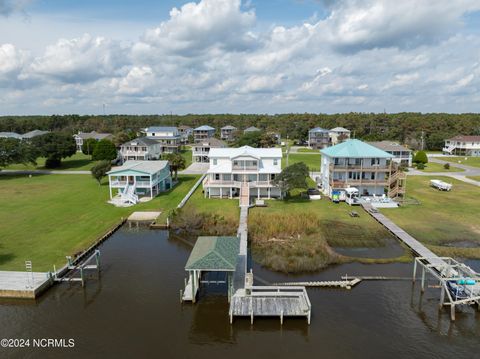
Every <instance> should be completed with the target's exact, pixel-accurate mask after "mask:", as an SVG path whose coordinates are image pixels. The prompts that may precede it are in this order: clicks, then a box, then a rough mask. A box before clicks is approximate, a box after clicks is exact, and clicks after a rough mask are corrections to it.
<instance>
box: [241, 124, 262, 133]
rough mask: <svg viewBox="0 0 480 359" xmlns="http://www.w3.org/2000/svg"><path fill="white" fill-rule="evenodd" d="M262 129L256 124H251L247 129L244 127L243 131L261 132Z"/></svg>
mask: <svg viewBox="0 0 480 359" xmlns="http://www.w3.org/2000/svg"><path fill="white" fill-rule="evenodd" d="M260 131H262V130H261V129H259V128H257V127H255V126H250V127H247V128H246V129H244V130H243V133H252V132H260Z"/></svg>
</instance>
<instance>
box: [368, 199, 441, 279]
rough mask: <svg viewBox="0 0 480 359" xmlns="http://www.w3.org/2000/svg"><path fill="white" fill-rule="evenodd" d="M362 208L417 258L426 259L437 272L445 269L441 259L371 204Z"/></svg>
mask: <svg viewBox="0 0 480 359" xmlns="http://www.w3.org/2000/svg"><path fill="white" fill-rule="evenodd" d="M362 207H363V208H364V209H365V211H366V212H367V213H368V214H370V215H371V216H372V217H373V218H375V219H376V220H377V221H378V222H379V223H380V224H382V225H383V226H384V227H385V228H386V229H388V230H389V231H390V232H391V233H392V234H393V235H395V236H396V237H397V238H398V239H400V240H401V241H402V242H403V243H405V244H406V245H407V246H408V247H409V248H410V249H411V250H412V251H413V252H414V253H416V254H417V255H418V256H419V257H424V258H428V261H429V263H430V264H432V265H434V266H438V269H439V270H440V269H441V268H445V267H447V263H446V262H445V261H444V260H443V259H441V258H440V257H439V256H437V255H436V254H435V253H433V252H432V251H431V250H430V249H428V248H427V247H425V246H424V245H423V244H421V243H420V242H419V241H417V240H416V239H415V238H413V237H412V236H411V235H409V234H408V233H407V232H405V231H404V230H403V229H402V228H400V227H399V226H397V225H396V224H395V223H393V221H391V220H390V219H388V218H387V217H386V216H385V215H383V214H382V213H380V212H378V211H377V210H376V209H374V208H373V206H372V205H371V204H369V203H362Z"/></svg>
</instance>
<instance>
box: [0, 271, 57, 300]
mask: <svg viewBox="0 0 480 359" xmlns="http://www.w3.org/2000/svg"><path fill="white" fill-rule="evenodd" d="M52 284H53V280H52V279H51V278H50V275H49V273H48V272H15V271H0V298H28V299H35V298H36V297H37V296H38V295H40V293H42V292H43V291H44V290H46V289H47V288H48V287H50V286H51V285H52Z"/></svg>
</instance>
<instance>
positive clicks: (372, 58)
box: [0, 0, 480, 113]
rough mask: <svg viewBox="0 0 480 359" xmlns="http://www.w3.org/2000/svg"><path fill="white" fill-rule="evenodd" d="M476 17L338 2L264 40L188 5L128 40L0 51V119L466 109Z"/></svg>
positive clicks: (232, 0)
mask: <svg viewBox="0 0 480 359" xmlns="http://www.w3.org/2000/svg"><path fill="white" fill-rule="evenodd" d="M0 1H1V0H0ZM479 6H480V5H478V4H477V1H468V0H459V1H458V2H455V4H454V5H453V4H452V3H451V2H450V1H447V0H438V1H433V0H425V1H422V2H417V1H413V0H404V1H402V2H394V1H393V0H385V1H373V0H365V1H360V0H342V1H335V2H331V5H330V7H329V9H330V11H331V12H330V14H329V15H328V16H327V17H326V18H324V19H318V18H317V17H312V18H310V19H309V20H307V21H306V22H304V23H301V24H296V25H293V26H282V25H273V24H272V25H271V27H269V28H268V29H265V27H261V28H258V27H256V15H255V12H254V10H252V9H250V7H249V6H246V5H245V4H243V5H242V4H241V2H240V0H201V1H197V2H190V3H187V4H185V5H183V6H182V7H180V8H178V9H173V10H172V11H171V12H170V17H169V19H167V20H165V21H163V22H161V23H160V24H159V25H158V27H156V28H153V29H149V30H146V31H145V32H144V33H143V35H141V36H140V37H138V38H136V37H133V36H132V37H131V38H129V40H131V39H133V40H131V41H124V42H123V41H120V40H118V39H117V40H114V39H112V38H111V36H96V35H91V34H84V35H82V36H69V37H68V38H65V39H60V40H55V41H53V42H50V44H51V45H49V46H46V47H45V48H43V49H42V51H41V52H38V51H30V50H31V49H30V48H28V47H27V49H28V51H27V50H22V49H20V48H19V46H18V45H16V44H15V42H12V44H3V45H0V84H1V85H2V86H1V87H0V99H1V104H2V106H1V110H0V111H2V112H3V113H19V112H20V113H21V112H22V111H25V109H26V107H25V105H24V104H25V103H28V106H30V107H29V108H31V109H36V111H33V112H42V111H43V110H44V109H48V110H45V111H53V112H57V113H58V112H61V111H60V109H65V111H66V112H75V111H79V112H82V113H84V112H87V113H89V112H91V111H95V110H96V109H100V110H101V106H102V103H103V102H107V103H109V106H110V108H112V111H115V112H124V111H127V112H142V111H145V112H162V111H164V110H165V108H168V109H172V110H175V111H176V112H201V113H204V112H246V111H250V112H282V111H288V112H291V111H302V112H303V111H326V112H336V111H339V112H348V111H383V109H384V108H385V107H386V108H387V109H388V110H390V111H395V110H397V111H408V110H413V111H421V110H422V109H429V110H432V109H433V110H435V111H441V110H448V111H457V110H462V111H463V110H464V109H465V108H466V107H468V106H471V109H472V110H473V109H476V108H478V102H479V96H478V94H477V92H478V88H479V87H480V83H479V81H480V80H479V79H480V68H479V65H478V64H479V63H480V57H479V52H478V48H480V35H479V34H478V33H476V32H475V31H471V32H469V29H466V28H462V21H463V16H464V15H465V14H466V13H468V12H469V11H474V10H475V9H476V8H478V7H479ZM16 26H20V25H18V24H17V25H16ZM59 33H62V32H61V31H59ZM32 41H33V40H32ZM13 44H15V45H13ZM32 53H33V54H34V55H32ZM472 64H473V65H472ZM27 99H28V101H25V100H27ZM436 106H437V107H438V108H436ZM447 106H448V107H447ZM113 108H114V109H115V110H113ZM55 109H58V111H55Z"/></svg>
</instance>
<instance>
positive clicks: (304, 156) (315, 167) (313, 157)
mask: <svg viewBox="0 0 480 359" xmlns="http://www.w3.org/2000/svg"><path fill="white" fill-rule="evenodd" d="M321 158H322V156H321V155H320V153H319V154H309V153H290V155H289V156H288V164H289V165H293V164H294V163H297V162H303V163H305V164H306V165H307V166H308V167H309V168H310V171H319V170H320V160H321ZM286 165H287V155H286V154H283V158H282V168H284V167H285V166H286Z"/></svg>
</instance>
